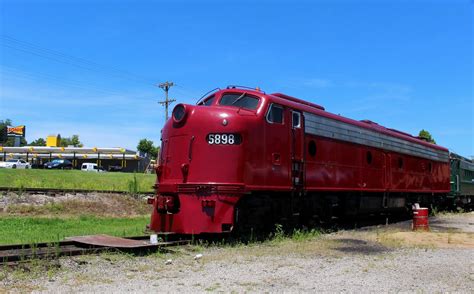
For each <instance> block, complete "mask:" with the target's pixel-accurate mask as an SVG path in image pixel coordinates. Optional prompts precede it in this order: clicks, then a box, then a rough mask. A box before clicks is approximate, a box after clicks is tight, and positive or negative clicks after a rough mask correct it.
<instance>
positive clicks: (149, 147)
mask: <svg viewBox="0 0 474 294" xmlns="http://www.w3.org/2000/svg"><path fill="white" fill-rule="evenodd" d="M159 149H160V148H159V147H156V146H155V145H154V143H153V141H151V140H147V139H141V140H140V142H138V146H137V150H138V151H139V152H140V153H142V154H144V156H146V157H151V158H152V159H156V156H157V155H158V150H159Z"/></svg>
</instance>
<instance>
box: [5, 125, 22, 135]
mask: <svg viewBox="0 0 474 294" xmlns="http://www.w3.org/2000/svg"><path fill="white" fill-rule="evenodd" d="M25 133H26V127H25V126H17V127H7V136H18V137H25Z"/></svg>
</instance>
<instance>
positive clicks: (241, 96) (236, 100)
mask: <svg viewBox="0 0 474 294" xmlns="http://www.w3.org/2000/svg"><path fill="white" fill-rule="evenodd" d="M245 95H247V93H242V95H240V96H239V98H237V99H235V101H234V102H232V104H231V105H234V104H235V103H237V102H239V101H240V100H242V99H243V98H244V97H245Z"/></svg>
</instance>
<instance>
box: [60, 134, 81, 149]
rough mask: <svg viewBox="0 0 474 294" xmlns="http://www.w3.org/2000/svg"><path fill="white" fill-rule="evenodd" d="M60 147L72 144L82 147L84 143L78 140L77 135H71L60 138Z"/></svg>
mask: <svg viewBox="0 0 474 294" xmlns="http://www.w3.org/2000/svg"><path fill="white" fill-rule="evenodd" d="M59 145H60V146H61V147H68V146H74V147H83V146H84V144H82V143H81V141H80V140H79V135H72V137H65V138H61V142H60V143H59Z"/></svg>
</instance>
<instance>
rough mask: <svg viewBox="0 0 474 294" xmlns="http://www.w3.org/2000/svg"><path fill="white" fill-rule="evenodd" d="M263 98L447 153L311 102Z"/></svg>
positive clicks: (407, 136)
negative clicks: (331, 111) (329, 110)
mask: <svg viewBox="0 0 474 294" xmlns="http://www.w3.org/2000/svg"><path fill="white" fill-rule="evenodd" d="M253 94H256V95H258V96H261V95H262V94H263V93H262V92H255V93H253ZM265 96H267V97H269V98H270V99H271V100H272V101H274V102H276V103H279V104H282V105H286V106H289V107H292V108H294V109H299V110H302V111H306V112H309V113H313V114H316V115H319V116H323V117H327V118H330V119H333V120H337V121H341V122H345V123H348V124H352V125H355V126H358V127H361V128H365V129H368V130H373V131H376V132H379V133H383V134H387V135H390V136H393V137H396V138H400V139H403V140H406V141H410V142H414V143H417V144H420V145H423V146H426V147H429V148H432V149H437V150H442V151H446V152H448V149H447V148H445V147H442V146H439V145H436V144H432V143H429V142H426V141H424V140H422V139H419V138H417V137H414V136H412V135H410V134H408V133H405V132H402V131H398V130H395V129H391V128H386V127H384V126H381V125H379V124H377V123H375V122H373V121H370V120H362V121H358V120H354V119H351V118H347V117H344V116H341V115H337V114H334V113H330V112H327V111H325V110H324V108H323V107H322V106H319V105H317V104H314V105H316V106H317V107H315V106H311V105H310V104H312V103H311V102H306V101H304V100H301V99H298V98H294V99H297V100H301V101H302V102H304V103H302V102H297V101H296V100H292V99H287V98H286V97H283V96H282V94H279V93H277V95H275V94H265ZM285 96H286V95H285ZM291 98H293V97H291Z"/></svg>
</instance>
